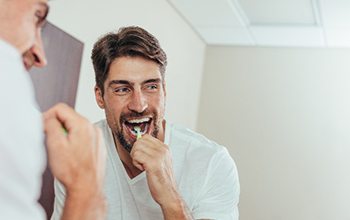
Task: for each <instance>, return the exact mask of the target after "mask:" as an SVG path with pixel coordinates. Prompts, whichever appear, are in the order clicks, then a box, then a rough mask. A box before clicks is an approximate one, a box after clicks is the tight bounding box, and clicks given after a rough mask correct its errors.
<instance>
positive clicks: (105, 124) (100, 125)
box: [94, 119, 108, 129]
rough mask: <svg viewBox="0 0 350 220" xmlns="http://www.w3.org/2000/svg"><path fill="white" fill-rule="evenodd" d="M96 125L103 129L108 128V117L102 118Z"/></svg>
mask: <svg viewBox="0 0 350 220" xmlns="http://www.w3.org/2000/svg"><path fill="white" fill-rule="evenodd" d="M94 125H95V126H97V127H99V128H101V129H106V128H107V127H108V125H107V121H106V119H101V120H99V121H97V122H95V123H94Z"/></svg>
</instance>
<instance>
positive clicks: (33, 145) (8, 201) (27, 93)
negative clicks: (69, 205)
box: [0, 42, 45, 220]
mask: <svg viewBox="0 0 350 220" xmlns="http://www.w3.org/2000/svg"><path fill="white" fill-rule="evenodd" d="M1 43H2V42H0V82H1V87H0V100H1V108H0V122H1V125H0V219H11V220H12V219H26V220H40V219H44V218H45V213H44V210H43V209H42V207H41V206H40V205H39V203H38V202H37V200H38V198H39V196H40V189H41V178H42V173H43V170H44V168H45V148H44V145H43V134H42V132H43V130H42V124H41V123H42V120H41V114H40V112H39V111H38V110H37V109H36V108H35V106H36V104H35V101H34V94H33V89H32V87H31V84H30V79H29V78H28V76H27V75H26V74H27V73H26V72H25V70H24V68H23V67H22V64H21V62H20V59H19V55H18V56H11V53H5V50H6V49H4V47H1V46H3V45H4V44H3V43H2V45H1Z"/></svg>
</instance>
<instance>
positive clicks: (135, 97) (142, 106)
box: [128, 89, 148, 113]
mask: <svg viewBox="0 0 350 220" xmlns="http://www.w3.org/2000/svg"><path fill="white" fill-rule="evenodd" d="M147 108H148V103H147V100H146V98H145V97H144V95H143V94H142V91H141V90H136V89H135V90H134V91H133V93H132V96H131V100H130V102H129V104H128V109H129V110H130V111H133V112H137V113H142V112H144V111H145V110H146V109H147Z"/></svg>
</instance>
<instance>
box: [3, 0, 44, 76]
mask: <svg viewBox="0 0 350 220" xmlns="http://www.w3.org/2000/svg"><path fill="white" fill-rule="evenodd" d="M48 11H49V7H48V5H47V0H0V38H1V39H2V40H5V41H6V42H8V43H10V44H11V45H13V46H14V47H15V48H17V50H18V51H19V52H20V53H21V54H23V58H24V59H23V62H24V65H25V67H26V69H29V68H30V67H31V66H33V65H35V66H37V67H42V66H45V65H46V63H47V62H46V57H45V53H44V50H43V44H42V39H41V29H42V27H43V25H44V24H45V21H46V16H47V14H48Z"/></svg>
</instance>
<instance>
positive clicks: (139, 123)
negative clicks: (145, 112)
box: [123, 117, 152, 139]
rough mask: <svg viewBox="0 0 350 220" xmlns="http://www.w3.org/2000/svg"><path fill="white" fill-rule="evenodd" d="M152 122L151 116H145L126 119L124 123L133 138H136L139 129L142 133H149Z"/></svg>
mask: <svg viewBox="0 0 350 220" xmlns="http://www.w3.org/2000/svg"><path fill="white" fill-rule="evenodd" d="M151 122H152V118H151V117H143V118H134V119H129V120H126V121H125V122H124V123H123V124H124V127H125V128H126V131H127V133H128V134H129V136H130V137H131V138H132V139H136V138H137V134H138V131H137V130H139V132H140V134H141V135H144V134H149V132H150V127H151V126H150V125H151Z"/></svg>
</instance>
